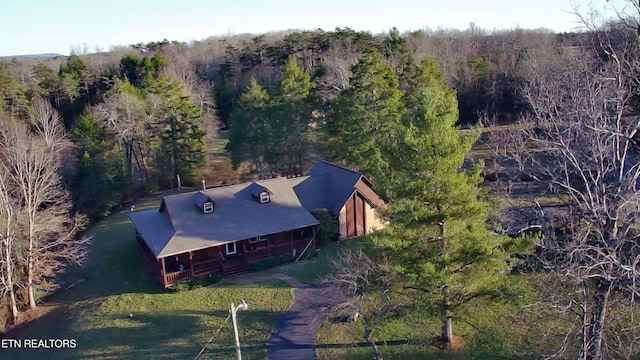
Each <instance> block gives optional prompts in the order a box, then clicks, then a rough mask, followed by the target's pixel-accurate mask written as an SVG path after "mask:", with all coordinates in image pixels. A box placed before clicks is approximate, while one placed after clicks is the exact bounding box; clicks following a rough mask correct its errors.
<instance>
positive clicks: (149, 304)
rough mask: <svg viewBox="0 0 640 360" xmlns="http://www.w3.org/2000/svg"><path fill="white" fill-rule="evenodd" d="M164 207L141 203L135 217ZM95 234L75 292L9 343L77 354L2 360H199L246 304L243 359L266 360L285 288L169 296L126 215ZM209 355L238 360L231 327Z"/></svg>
mask: <svg viewBox="0 0 640 360" xmlns="http://www.w3.org/2000/svg"><path fill="white" fill-rule="evenodd" d="M158 203H159V202H158V200H155V201H146V202H142V203H137V204H136V209H143V208H148V207H156V206H157V205H158ZM90 233H91V234H92V235H93V243H92V245H91V247H90V250H89V254H88V257H87V261H86V262H85V263H84V264H83V266H82V267H73V268H70V269H69V271H68V272H67V274H66V275H65V277H64V279H63V280H64V281H65V285H64V287H69V286H70V285H71V284H74V283H76V285H75V286H73V287H72V288H70V289H68V290H66V289H65V290H61V291H59V292H58V293H56V294H55V295H53V296H50V297H49V298H48V299H46V301H45V302H44V304H43V306H42V307H41V310H39V312H41V316H40V317H38V318H37V319H36V320H33V321H31V322H30V323H28V324H25V325H23V326H22V327H20V328H18V329H14V330H13V331H12V332H10V333H9V334H7V335H6V337H8V338H19V339H25V338H37V339H45V338H57V339H60V338H66V339H75V340H76V344H77V346H76V348H75V349H64V350H53V349H47V350H25V349H17V350H2V351H0V359H41V358H46V359H48V360H54V359H88V358H90V359H111V358H130V359H141V358H179V359H183V358H194V357H195V356H196V355H197V354H198V352H199V351H200V349H201V348H202V347H203V346H204V345H205V344H207V341H208V340H209V339H210V338H211V337H212V336H213V335H214V334H215V332H216V330H217V329H218V327H219V326H220V325H222V324H223V323H224V322H225V318H226V317H227V315H228V307H229V304H230V303H231V302H232V301H233V302H236V303H238V302H240V301H241V300H243V299H244V300H246V301H247V302H248V303H249V311H246V312H239V313H238V315H239V316H238V321H239V327H240V336H241V340H242V346H243V353H244V354H245V357H246V358H249V359H263V358H265V357H266V346H265V343H266V342H267V339H268V337H269V334H270V332H271V330H272V328H273V326H274V325H275V323H276V321H277V320H278V318H279V317H280V316H281V315H282V314H283V313H284V311H286V309H287V308H288V307H289V305H290V304H291V301H292V299H293V296H292V291H291V289H290V288H289V286H288V285H287V284H286V283H284V282H281V281H278V280H272V281H266V282H261V283H258V284H251V285H244V286H240V285H230V284H226V283H222V284H218V285H215V286H213V287H208V288H201V289H196V290H192V291H188V292H179V293H164V292H162V291H161V290H160V289H159V288H158V287H157V286H156V285H155V284H154V283H153V282H152V280H151V278H150V276H149V275H148V273H147V271H146V269H145V268H144V266H143V265H142V262H141V261H140V260H139V257H138V254H137V250H136V243H135V233H134V230H133V227H132V226H131V224H130V222H129V220H128V218H127V213H126V212H123V213H120V214H115V215H113V216H111V217H110V218H108V219H107V220H105V221H103V222H101V223H100V224H98V225H96V226H94V227H93V228H92V229H91V230H90ZM78 281H80V282H78ZM129 314H133V317H132V318H129V316H128V315H129ZM207 349H208V351H207V352H206V353H205V354H204V355H203V356H202V357H201V358H203V359H214V358H215V359H229V358H233V356H234V346H233V331H232V330H231V327H230V326H229V325H228V324H227V325H225V326H224V327H223V329H222V331H221V332H220V333H219V334H218V335H217V336H216V337H215V338H214V339H213V341H212V342H211V343H210V344H209V345H208V346H207Z"/></svg>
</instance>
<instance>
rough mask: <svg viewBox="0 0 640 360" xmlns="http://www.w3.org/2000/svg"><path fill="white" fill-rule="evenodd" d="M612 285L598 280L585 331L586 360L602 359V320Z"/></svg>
mask: <svg viewBox="0 0 640 360" xmlns="http://www.w3.org/2000/svg"><path fill="white" fill-rule="evenodd" d="M611 287H612V284H611V282H609V281H605V280H603V279H599V280H598V284H597V286H596V290H595V293H594V294H593V308H592V309H591V319H590V322H589V327H588V329H587V339H586V340H587V341H588V344H587V354H585V359H586V360H601V359H603V358H604V357H603V356H604V354H603V351H602V346H603V341H602V340H603V338H604V320H605V316H606V313H607V308H608V306H609V304H608V301H609V295H610V294H611Z"/></svg>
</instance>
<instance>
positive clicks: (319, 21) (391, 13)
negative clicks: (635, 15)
mask: <svg viewBox="0 0 640 360" xmlns="http://www.w3.org/2000/svg"><path fill="white" fill-rule="evenodd" d="M618 1H621V0H618ZM588 2H589V0H535V1H530V0H529V1H527V0H485V1H482V0H358V1H353V0H264V1H259V0H244V1H234V0H223V1H219V0H173V1H168V0H58V1H54V0H0V56H6V55H21V54H38V53H60V54H68V53H69V50H70V48H71V46H77V45H80V44H87V45H88V47H89V49H90V50H93V49H94V48H95V46H96V45H99V46H100V47H102V48H103V49H104V50H108V49H109V47H110V46H112V45H129V44H133V43H138V42H149V41H157V40H162V39H165V38H166V39H168V40H178V41H189V40H202V39H205V38H207V37H209V36H216V35H227V34H241V33H256V34H257V33H264V32H268V31H274V30H287V29H316V28H321V29H324V30H333V29H335V28H336V27H337V26H339V27H350V28H353V29H355V30H368V31H371V32H372V33H379V32H383V31H387V30H388V29H389V28H391V27H393V26H396V27H397V28H398V29H400V30H401V31H404V30H419V29H424V28H431V29H437V28H438V27H443V28H451V29H466V28H468V25H469V23H471V22H474V23H475V24H476V25H478V26H480V27H482V28H485V29H489V30H492V29H509V28H515V27H520V28H526V29H530V28H540V27H545V28H548V29H551V30H555V31H570V30H572V29H576V28H577V27H578V26H579V24H578V23H577V17H576V16H575V15H573V14H571V9H572V4H580V3H582V4H584V5H582V6H583V8H585V7H586V6H587V5H586V4H587V3H588ZM591 2H592V3H593V6H595V7H599V8H602V7H603V6H604V5H603V4H604V3H605V0H591Z"/></svg>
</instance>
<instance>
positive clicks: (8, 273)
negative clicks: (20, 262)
mask: <svg viewBox="0 0 640 360" xmlns="http://www.w3.org/2000/svg"><path fill="white" fill-rule="evenodd" d="M4 243H5V246H4V254H3V255H4V263H5V268H4V270H5V271H4V274H3V276H4V277H5V278H4V281H3V282H4V284H5V286H6V288H7V292H8V293H9V307H10V308H11V321H12V323H13V324H17V323H18V315H19V312H18V302H17V300H16V292H15V290H14V284H13V267H12V266H11V265H12V262H11V242H10V240H9V238H6V239H5V240H4Z"/></svg>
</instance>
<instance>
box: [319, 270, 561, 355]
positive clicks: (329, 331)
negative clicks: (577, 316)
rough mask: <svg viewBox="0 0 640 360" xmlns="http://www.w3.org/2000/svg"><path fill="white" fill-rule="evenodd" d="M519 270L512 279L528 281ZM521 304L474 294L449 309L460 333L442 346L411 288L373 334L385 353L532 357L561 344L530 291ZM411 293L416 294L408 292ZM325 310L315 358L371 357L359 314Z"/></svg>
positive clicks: (434, 322) (435, 322) (436, 325)
mask: <svg viewBox="0 0 640 360" xmlns="http://www.w3.org/2000/svg"><path fill="white" fill-rule="evenodd" d="M531 280H532V278H526V276H522V275H518V276H515V277H514V280H513V281H518V282H526V283H529V282H530V281H531ZM531 290H532V293H531V294H530V295H528V296H531V298H528V299H523V301H522V302H521V303H520V304H510V303H504V302H495V301H493V302H492V301H490V300H477V301H475V302H474V303H473V304H470V306H468V307H466V308H465V309H460V310H459V311H457V312H456V313H455V314H454V315H455V318H454V323H453V326H454V335H455V336H458V337H461V338H462V346H461V347H460V348H459V349H442V348H441V346H440V345H441V344H440V343H439V342H438V341H437V339H436V337H437V336H438V335H439V334H440V329H441V322H440V320H439V318H438V317H437V316H436V315H434V314H433V312H432V311H430V309H429V308H428V304H426V303H424V302H422V303H421V302H420V301H419V300H416V299H417V297H414V296H411V297H409V296H408V295H410V293H403V295H404V296H405V297H406V298H404V299H402V303H403V304H404V308H403V310H401V311H400V312H399V313H398V314H394V315H392V316H388V317H386V318H384V319H383V320H382V321H381V323H380V326H379V327H378V328H376V330H374V335H373V338H374V340H375V341H376V343H377V344H378V345H379V347H380V350H381V352H382V355H383V356H384V358H385V359H400V358H401V359H427V358H428V359H442V360H458V359H460V360H462V359H486V360H493V359H505V360H506V359H509V360H516V359H518V360H519V359H536V358H543V354H544V353H550V352H553V350H555V349H558V348H559V347H560V341H559V339H555V340H554V339H550V338H546V337H544V336H543V335H544V333H545V331H547V330H548V329H549V328H550V327H553V326H556V328H555V329H554V330H558V328H557V326H558V324H553V319H550V318H547V319H541V318H540V316H539V314H536V313H535V312H534V310H533V309H534V308H532V307H529V306H527V304H528V303H529V302H534V301H536V300H537V299H535V297H536V295H535V292H533V289H531ZM413 295H415V294H413ZM332 317H333V316H332V315H329V317H328V318H327V320H326V321H325V322H324V324H323V325H322V327H321V328H320V330H319V331H318V333H317V334H316V354H317V356H318V359H362V360H365V359H371V347H370V346H369V345H368V344H367V343H365V342H364V339H363V323H362V320H359V321H358V322H356V323H354V324H348V323H340V322H333V321H331V318H332Z"/></svg>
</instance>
